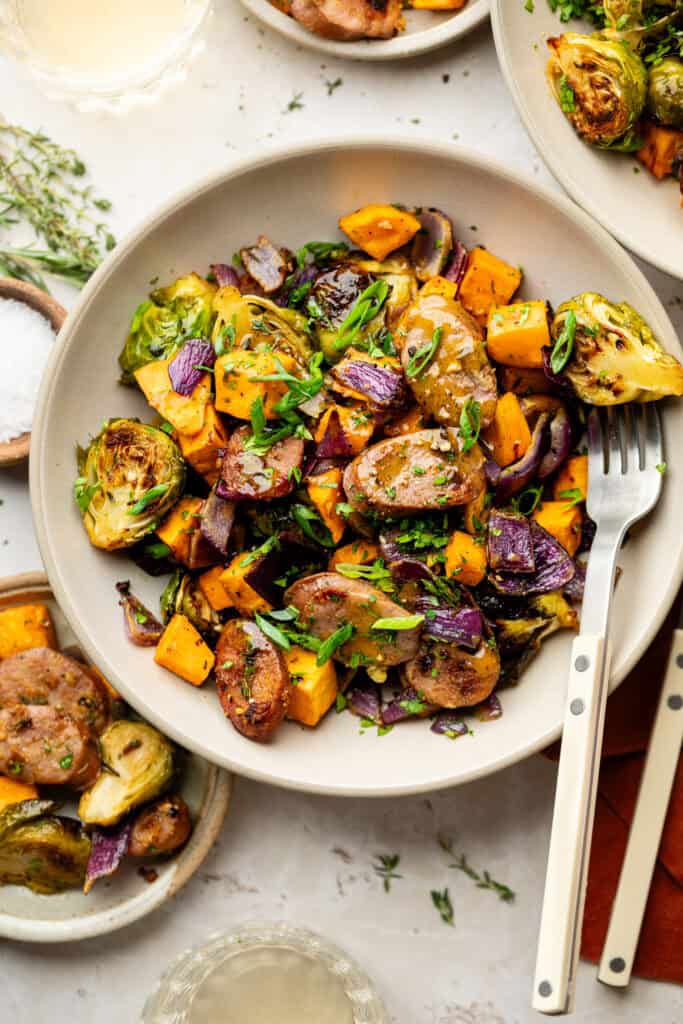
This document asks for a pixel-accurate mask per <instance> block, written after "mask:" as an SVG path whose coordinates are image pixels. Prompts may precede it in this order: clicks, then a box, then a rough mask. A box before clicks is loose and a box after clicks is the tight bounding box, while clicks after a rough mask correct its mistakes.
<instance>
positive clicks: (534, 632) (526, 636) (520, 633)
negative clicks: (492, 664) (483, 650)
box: [495, 591, 578, 684]
mask: <svg viewBox="0 0 683 1024" xmlns="http://www.w3.org/2000/svg"><path fill="white" fill-rule="evenodd" d="M577 624H578V617H577V614H576V612H575V611H574V609H573V608H572V607H571V605H570V604H569V603H568V602H567V601H566V600H565V598H564V597H563V596H562V594H561V593H560V592H559V591H553V592H552V593H550V594H539V595H538V596H537V597H533V598H531V600H530V601H529V603H528V608H527V610H526V611H525V613H524V617H522V618H510V619H507V618H496V619H495V625H496V630H495V634H496V640H497V641H498V650H499V652H500V658H501V679H500V681H501V683H508V684H510V683H514V682H516V681H517V679H518V678H519V676H520V675H521V673H522V671H523V669H524V668H526V666H527V665H528V664H529V662H530V661H531V660H532V658H533V657H534V656H535V655H536V654H537V653H538V651H539V649H540V647H541V643H542V642H543V640H545V639H546V638H547V637H549V636H551V635H552V634H553V633H556V632H557V631H558V630H560V629H573V630H575V629H576V628H577Z"/></svg>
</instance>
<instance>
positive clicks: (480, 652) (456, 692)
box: [401, 641, 500, 708]
mask: <svg viewBox="0 0 683 1024" xmlns="http://www.w3.org/2000/svg"><path fill="white" fill-rule="evenodd" d="M499 675H500V658H499V657H498V652H497V651H496V649H495V648H494V647H489V645H488V644H486V643H482V644H480V645H479V647H478V648H477V650H476V651H466V650H464V649H463V648H462V647H457V646H456V645H455V644H440V643H429V642H428V641H424V642H423V643H422V644H421V646H420V650H419V652H418V655H417V657H416V658H414V659H413V660H412V661H409V662H408V663H407V664H406V665H403V666H402V667H401V676H402V679H403V683H404V685H405V686H410V687H411V688H412V689H414V690H417V691H418V692H419V693H420V694H421V696H422V698H423V700H425V701H427V703H429V704H437V705H438V706H439V707H442V708H466V707H471V706H472V705H473V704H479V703H481V701H483V700H486V698H487V697H488V696H489V694H490V693H491V692H492V690H493V688H494V686H495V685H496V683H497V682H498V676H499Z"/></svg>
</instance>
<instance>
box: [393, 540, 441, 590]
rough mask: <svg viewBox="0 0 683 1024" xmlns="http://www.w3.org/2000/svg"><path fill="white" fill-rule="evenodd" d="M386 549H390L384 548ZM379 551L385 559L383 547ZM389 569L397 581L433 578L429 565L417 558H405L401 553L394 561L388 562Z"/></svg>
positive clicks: (405, 581) (409, 581)
mask: <svg viewBox="0 0 683 1024" xmlns="http://www.w3.org/2000/svg"><path fill="white" fill-rule="evenodd" d="M386 550H390V549H389V548H386ZM381 551H382V554H383V556H384V558H385V559H386V558H387V556H386V555H385V554H384V551H385V548H384V547H381ZM389 571H390V572H391V575H392V577H393V579H394V580H396V582H397V583H419V582H420V581H422V580H433V579H434V573H433V572H432V570H431V569H430V568H429V566H427V565H425V563H424V562H422V561H420V559H419V558H406V557H405V555H401V556H400V557H399V558H398V559H396V560H395V561H391V562H389Z"/></svg>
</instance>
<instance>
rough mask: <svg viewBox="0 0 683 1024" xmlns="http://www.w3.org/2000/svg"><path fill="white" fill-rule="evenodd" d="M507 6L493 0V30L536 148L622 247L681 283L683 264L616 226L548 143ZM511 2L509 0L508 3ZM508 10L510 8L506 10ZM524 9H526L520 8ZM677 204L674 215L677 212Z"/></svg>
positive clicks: (569, 163)
mask: <svg viewBox="0 0 683 1024" xmlns="http://www.w3.org/2000/svg"><path fill="white" fill-rule="evenodd" d="M503 3H504V0H491V27H492V29H493V41H494V44H495V47H496V53H497V55H498V63H499V64H500V69H501V71H502V72H503V77H504V79H505V83H506V85H507V87H508V90H509V91H510V95H511V96H512V99H513V101H514V104H515V106H516V108H517V112H518V113H519V116H520V118H521V119H522V123H523V124H524V127H525V129H526V131H527V132H528V134H529V136H530V138H531V140H532V142H533V143H534V146H535V147H536V149H537V151H538V153H539V156H540V157H541V159H542V160H543V163H544V164H545V165H546V167H547V168H548V170H549V171H550V173H551V174H552V175H553V177H554V178H556V180H557V181H558V182H559V183H560V185H561V186H562V188H564V189H565V190H566V191H567V192H568V193H569V195H570V196H571V197H572V199H573V200H574V201H575V202H576V203H578V205H579V206H580V207H581V208H582V209H583V210H584V211H585V212H586V213H588V214H590V216H591V217H593V218H594V219H595V220H596V221H597V222H598V223H599V224H600V225H601V226H602V227H603V228H605V229H606V230H607V231H608V232H609V234H611V235H613V237H614V238H616V239H617V240H618V241H619V242H621V244H622V245H624V246H626V248H627V249H628V250H629V251H630V252H631V253H634V254H635V255H636V256H638V257H639V258H640V259H642V260H644V261H645V262H646V263H648V264H649V265H650V266H652V267H655V268H656V269H657V270H661V271H662V272H663V273H665V274H669V275H670V276H671V277H673V278H676V279H677V280H679V281H683V261H681V263H680V264H678V265H676V263H675V262H672V261H669V260H667V259H665V258H664V257H662V256H660V255H659V254H658V250H657V249H656V248H655V249H653V250H650V249H648V250H647V251H645V249H644V248H643V245H642V243H640V242H638V239H637V238H634V237H633V234H632V233H631V232H630V231H629V230H628V227H627V225H626V222H624V223H623V224H622V223H620V222H619V221H617V222H616V223H613V222H611V221H610V219H609V218H607V217H605V215H604V212H603V210H602V208H601V206H600V203H599V202H597V201H596V200H594V199H593V197H592V193H591V192H590V190H589V189H587V188H584V187H583V186H582V185H581V182H580V180H579V178H578V177H575V176H574V173H573V171H572V161H571V160H567V159H566V152H565V151H560V150H559V149H558V150H555V148H554V147H552V146H549V145H548V144H547V139H546V137H545V133H544V131H543V127H542V125H540V124H539V122H538V120H537V119H536V118H535V117H534V115H533V113H532V111H531V107H530V106H529V104H528V102H527V99H526V95H525V93H524V92H523V91H522V89H521V88H520V86H519V85H518V83H517V78H516V76H515V73H514V71H513V61H512V59H511V51H510V48H509V47H508V46H507V45H506V39H505V35H504V30H503V23H502V17H503V14H502V12H503ZM508 3H509V0H508ZM506 9H507V8H506ZM520 10H522V11H523V10H524V8H523V7H521V6H520ZM576 143H577V145H582V146H583V145H586V143H584V142H582V141H581V139H579V137H578V136H576ZM675 209H676V208H675V205H674V208H673V212H674V213H675Z"/></svg>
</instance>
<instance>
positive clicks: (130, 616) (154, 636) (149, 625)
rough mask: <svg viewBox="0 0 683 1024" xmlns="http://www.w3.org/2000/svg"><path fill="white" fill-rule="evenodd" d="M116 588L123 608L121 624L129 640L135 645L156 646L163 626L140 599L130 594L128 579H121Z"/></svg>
mask: <svg viewBox="0 0 683 1024" xmlns="http://www.w3.org/2000/svg"><path fill="white" fill-rule="evenodd" d="M116 589H117V590H118V592H119V594H120V595H121V599H120V601H119V604H120V605H121V607H122V608H123V624H124V626H125V628H126V636H127V637H128V639H129V640H130V642H131V643H132V644H135V646H136V647H156V645H157V644H158V643H159V640H160V639H161V634H162V633H163V631H164V627H163V626H162V625H161V623H160V622H159V620H158V619H157V618H155V616H154V615H152V613H151V611H150V610H149V609H148V608H145V606H144V604H143V603H142V601H139V600H138V598H137V597H136V596H135V594H131V592H130V582H129V581H128V580H121V582H120V583H117V584H116Z"/></svg>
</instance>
